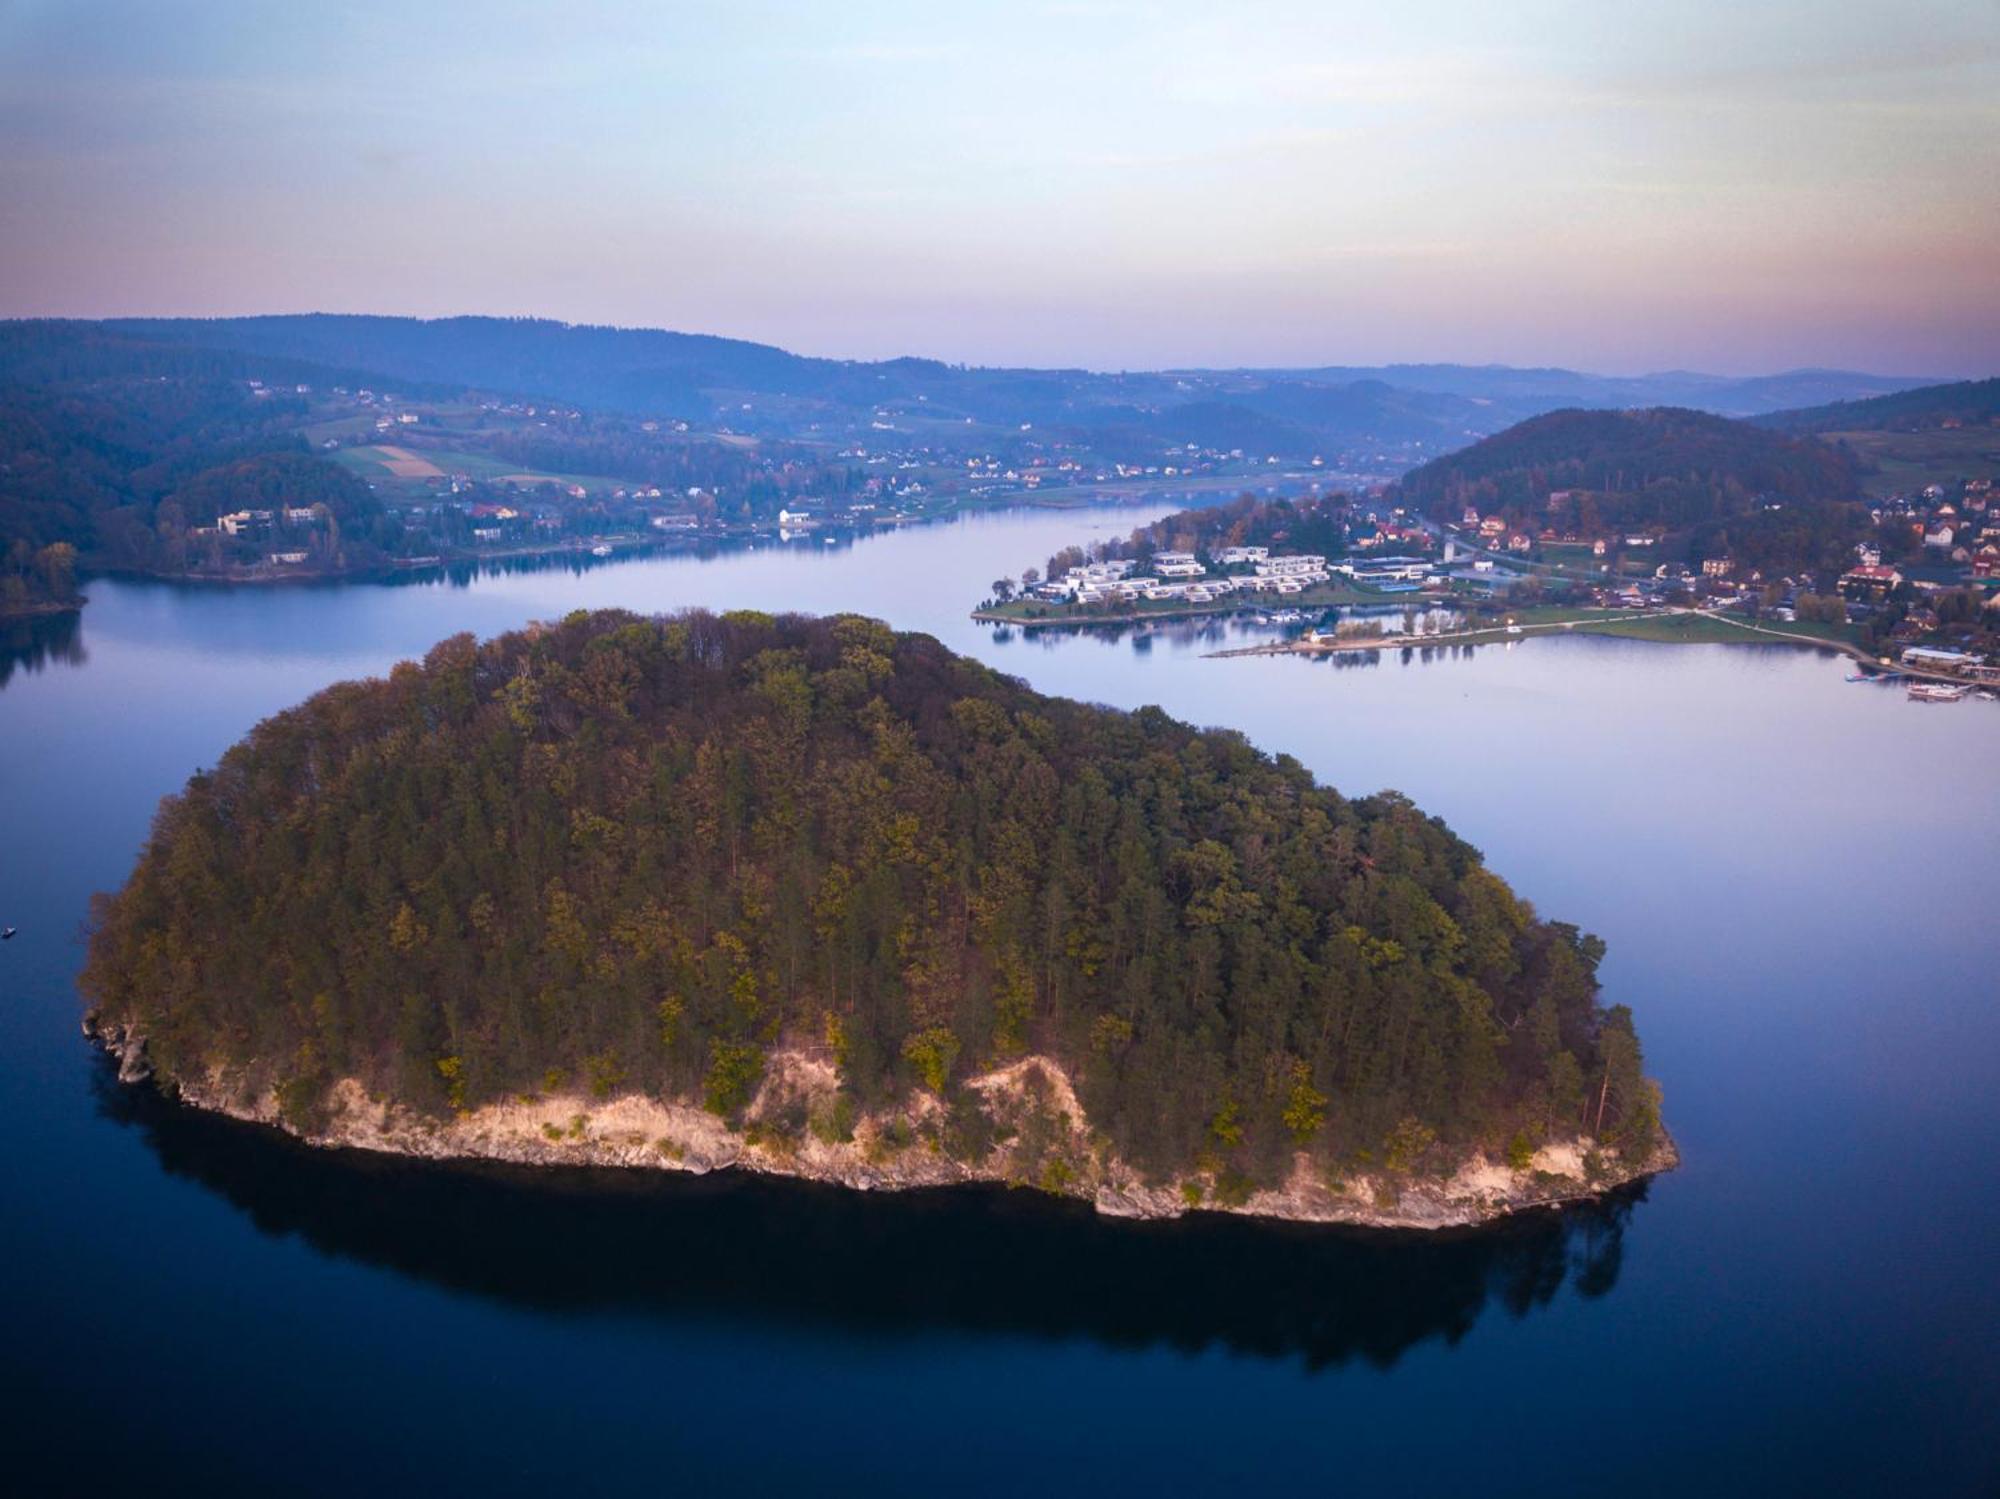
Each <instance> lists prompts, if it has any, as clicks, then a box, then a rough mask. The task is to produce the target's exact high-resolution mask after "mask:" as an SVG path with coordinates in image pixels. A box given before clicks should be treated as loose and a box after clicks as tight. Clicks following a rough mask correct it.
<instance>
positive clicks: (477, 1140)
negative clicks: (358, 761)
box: [84, 1016, 1680, 1229]
mask: <svg viewBox="0 0 2000 1499" xmlns="http://www.w3.org/2000/svg"><path fill="white" fill-rule="evenodd" d="M84 1034H85V1035H86V1036H87V1037H89V1038H90V1039H91V1041H92V1042H93V1043H95V1044H96V1045H98V1046H101V1047H102V1048H104V1049H105V1050H106V1051H108V1052H110V1053H111V1055H112V1056H113V1057H115V1058H116V1059H117V1061H118V1080H119V1082H120V1083H121V1084H125V1085H127V1086H161V1087H162V1089H163V1091H168V1092H169V1093H170V1096H173V1097H175V1098H176V1099H177V1100H178V1101H179V1102H181V1103H182V1104H184V1105H186V1106H188V1107H191V1108H196V1109H201V1110H205V1111H207V1112H210V1113H216V1114H222V1115H226V1116H228V1117H230V1118H233V1119H239V1120H243V1121H246V1122H249V1123H254V1124H261V1125H265V1126H268V1127H270V1128H273V1129H277V1130H280V1131H282V1132H284V1133H285V1134H288V1135H290V1136H292V1137H293V1138H295V1139H298V1140H301V1141H303V1142H305V1143H306V1144H309V1145H313V1146H318V1147H322V1148H328V1149H352V1150H367V1151H372V1152H375V1153H378V1154H384V1155H401V1156H408V1157H412V1158H416V1159H424V1160H435V1161H450V1160H489V1161H504V1162H508V1163H511V1164H515V1165H524V1166H616V1167H624V1168H629V1169H634V1170H656V1171H680V1172H689V1173H694V1174H705V1173H707V1172H711V1171H722V1170H730V1169H735V1170H742V1171H752V1172H758V1173H761V1174H764V1175H769V1176H785V1177H793V1178H796V1179H799V1180H804V1181H814V1182H822V1183H826V1184H829V1185H835V1186H842V1187H847V1188H849V1189H851V1190H854V1191H863V1192H867V1191H902V1190H908V1189H915V1188H931V1187H947V1186H961V1185H971V1184H977V1183H987V1184H995V1185H1009V1186H1026V1187H1032V1188H1035V1189H1037V1190H1040V1191H1044V1192H1047V1193H1049V1194H1050V1195H1054V1196H1062V1197H1070V1198H1074V1199H1077V1200H1079V1201H1083V1202H1087V1203H1089V1204H1090V1205H1091V1206H1092V1207H1093V1208H1094V1209H1095V1210H1096V1211H1097V1212H1099V1213H1101V1214H1103V1215H1104V1216H1106V1217H1113V1218H1135V1219H1169V1218H1179V1217H1183V1216H1185V1215H1187V1214H1188V1213H1191V1212H1222V1213H1234V1214H1238V1215H1241V1216H1246V1217H1253V1218H1267V1219H1276V1220H1281V1221H1285V1222H1293V1223H1316V1224H1329V1225H1331V1224H1339V1225H1346V1226H1352V1227H1361V1228H1380V1229H1447V1228H1467V1227H1474V1226H1477V1225H1479V1224H1483V1223H1492V1222H1496V1221H1498V1220H1500V1219H1502V1218H1506V1217H1508V1216H1511V1215H1513V1214H1515V1213H1520V1212H1527V1211H1532V1210H1535V1209H1538V1208H1551V1207H1560V1206H1561V1205H1563V1204H1565V1203H1571V1202H1580V1201H1586V1200H1590V1199H1594V1198H1598V1197H1602V1196H1605V1195H1607V1194H1609V1193H1611V1192H1614V1191H1616V1190H1618V1189H1619V1188H1621V1187H1625V1186H1628V1185H1630V1184H1631V1183H1633V1182H1637V1181H1642V1180H1644V1179H1646V1178H1649V1177H1652V1176H1657V1175H1659V1174H1661V1173H1662V1172H1666V1171H1671V1170H1672V1169H1674V1167H1676V1166H1677V1165H1679V1164H1680V1155H1679V1152H1678V1150H1677V1149H1676V1148H1675V1146H1674V1143H1673V1140H1672V1138H1671V1137H1670V1136H1667V1135H1666V1134H1665V1133H1664V1131H1663V1132H1662V1135H1661V1139H1660V1142H1659V1144H1658V1145H1657V1146H1656V1147H1655V1149H1654V1150H1653V1152H1652V1153H1651V1155H1650V1156H1648V1157H1647V1158H1646V1159H1644V1160H1643V1161H1628V1160H1625V1159H1624V1158H1622V1157H1621V1156H1620V1154H1619V1152H1618V1151H1617V1149H1616V1148H1615V1147H1611V1146H1605V1147H1602V1148H1600V1149H1598V1150H1596V1151H1595V1154H1596V1155H1597V1157H1598V1160H1597V1163H1596V1164H1597V1172H1596V1175H1595V1176H1594V1177H1593V1176H1591V1175H1590V1174H1589V1173H1588V1172H1587V1171H1586V1167H1585V1156H1586V1152H1587V1151H1590V1150H1591V1149H1592V1146H1591V1142H1589V1141H1588V1140H1586V1139H1581V1138H1579V1139H1576V1140H1570V1141H1563V1142H1558V1143H1553V1144H1549V1145H1545V1146H1543V1147H1542V1148H1541V1149H1540V1150H1538V1151H1536V1153H1535V1156H1534V1158H1533V1160H1532V1161H1531V1162H1530V1163H1529V1165H1528V1167H1527V1168H1526V1169H1525V1170H1515V1169H1513V1168H1511V1167H1509V1166H1507V1165H1505V1164H1504V1163H1499V1162H1494V1161H1492V1160H1490V1159H1488V1158H1487V1157H1485V1156H1483V1155H1475V1156H1473V1157H1472V1158H1470V1159H1469V1160H1467V1161H1465V1162H1463V1163H1461V1164H1460V1166H1459V1167H1458V1168H1457V1170H1455V1171H1454V1172H1453V1173H1452V1174H1451V1175H1449V1176H1445V1177H1423V1178H1411V1179H1407V1180H1406V1179H1403V1178H1399V1177H1396V1176H1393V1175H1391V1174H1390V1173H1387V1172H1377V1173H1373V1174H1355V1175H1351V1176H1348V1177H1345V1178H1342V1179H1340V1180H1338V1181H1337V1182H1330V1181H1328V1180H1327V1179H1326V1178H1325V1177H1323V1176H1322V1175H1320V1174H1319V1173H1318V1172H1316V1171H1315V1170H1314V1169H1313V1166H1312V1163H1311V1159H1310V1157H1309V1156H1308V1155H1307V1154H1306V1153H1305V1152H1303V1151H1301V1152H1299V1153H1297V1155H1295V1157H1294V1160H1293V1169H1292V1172H1291V1175H1290V1177H1289V1178H1288V1179H1287V1181H1286V1182H1285V1184H1284V1185H1283V1186H1282V1187H1278V1188H1267V1189H1260V1190H1257V1191H1253V1192H1250V1193H1249V1194H1248V1195H1247V1196H1245V1197H1243V1198H1242V1199H1241V1200H1227V1201H1225V1200H1221V1199H1219V1198H1218V1196H1217V1192H1216V1183H1215V1182H1214V1180H1213V1179H1212V1178H1211V1177H1209V1176H1208V1175H1207V1174H1205V1173H1194V1174H1190V1175H1187V1176H1184V1177H1180V1178H1177V1179H1175V1180H1173V1181H1171V1182H1165V1183H1158V1182H1147V1181H1145V1180H1144V1179H1143V1178H1142V1177H1141V1176H1140V1174H1139V1173H1138V1172H1137V1171H1135V1170H1133V1169H1132V1168H1131V1167H1130V1166H1128V1165H1127V1164H1126V1163H1124V1162H1122V1161H1120V1160H1119V1159H1118V1158H1117V1157H1116V1156H1114V1155H1112V1154H1110V1152H1109V1151H1108V1150H1107V1149H1105V1148H1104V1147H1103V1145H1102V1142H1101V1141H1099V1140H1096V1139H1095V1138H1094V1137H1093V1133H1092V1131H1091V1130H1090V1128H1089V1124H1088V1121H1087V1119H1086V1118H1085V1116H1084V1114H1083V1111H1082V1108H1081V1106H1080V1105H1079V1104H1078V1103H1077V1100H1076V1095H1075V1092H1074V1090H1073V1089H1072V1088H1071V1086H1070V1083H1069V1079H1068V1078H1067V1076H1065V1074H1064V1073H1063V1070H1062V1068H1061V1067H1060V1066H1059V1065H1058V1064H1056V1063H1055V1062H1054V1061H1053V1060H1052V1059H1050V1058H1047V1057H1040V1056H1030V1057H1025V1058H1023V1059H1021V1060H1020V1061H1018V1062H1015V1063H1012V1064H1010V1065H1009V1066H1007V1067H1004V1068H1000V1069H996V1070H995V1071H992V1072H989V1073H986V1074H983V1075H982V1076H979V1077H975V1078H973V1079H970V1080H969V1083H968V1086H970V1087H972V1088H975V1089H977V1090H979V1091H980V1093H981V1094H982V1095H983V1096H984V1098H985V1100H986V1103H987V1106H988V1109H989V1111H990V1112H992V1113H993V1114H994V1116H995V1117H996V1118H997V1119H998V1120H1000V1121H1001V1122H1002V1123H1003V1124H1008V1125H1010V1126H1011V1125H1013V1124H1015V1123H1018V1122H1025V1121H1026V1120H1027V1118H1028V1117H1029V1116H1030V1115H1031V1114H1032V1115H1036V1116H1039V1122H1040V1124H1041V1130H1040V1134H1041V1135H1042V1136H1043V1137H1044V1138H1045V1139H1047V1141H1048V1144H1047V1145H1046V1147H1045V1148H1044V1149H1043V1150H1041V1151H1040V1152H1038V1153H1037V1155H1036V1157H1035V1158H1034V1159H1024V1158H1023V1153H1022V1147H1021V1146H1020V1145H1019V1144H1018V1143H1017V1142H1018V1141H1019V1138H1020V1136H1019V1134H1018V1133H1015V1132H1012V1131H1011V1130H1010V1133H1011V1135H1012V1138H1011V1139H1010V1140H1009V1141H1008V1142H1006V1143H1002V1144H999V1145H996V1146H994V1147H993V1148H992V1149H991V1150H989V1151H988V1152H987V1153H986V1155H984V1156H983V1157H981V1158H980V1159H978V1160H975V1161H964V1160H959V1159H955V1158H954V1157H952V1156H951V1155H948V1154H947V1153H946V1152H945V1151H944V1150H943V1149H941V1148H939V1147H938V1146H937V1144H936V1143H935V1134H934V1133H931V1134H926V1133H924V1131H925V1130H926V1129H927V1127H930V1126H934V1125H935V1123H936V1122H937V1119H938V1117H939V1116H940V1115H941V1114H942V1113H943V1109H944V1105H943V1103H942V1102H941V1101H940V1100H939V1099H937V1098H936V1097H935V1096H934V1095H931V1094H927V1093H922V1092H919V1093H917V1094H914V1095H913V1096H912V1097H911V1098H910V1099H909V1100H908V1101H907V1102H905V1103H904V1104H903V1105H902V1106H901V1107H900V1108H898V1109H897V1110H894V1111H892V1112H890V1113H886V1114H873V1115H863V1116H861V1117H859V1118H858V1119H857V1120H856V1121H855V1122H854V1126H853V1130H852V1136H851V1138H847V1139H838V1138H824V1137H822V1136H820V1135H818V1134H815V1133H814V1132H812V1131H810V1130H808V1131H805V1132H803V1133H802V1134H800V1135H799V1136H798V1137H797V1138H792V1137H789V1136H779V1135H774V1134H772V1133H770V1132H768V1131H766V1130H763V1129H760V1128H759V1124H760V1122H761V1121H763V1120H766V1119H769V1118H771V1117H774V1116H775V1115H776V1114H777V1113H778V1112H779V1111H780V1110H781V1109H783V1108H785V1107H786V1106H788V1105H791V1106H796V1105H798V1104H799V1103H801V1102H807V1101H810V1100H812V1099H815V1098H820V1097H825V1096H828V1095H829V1094H830V1093H831V1091H832V1090H834V1089H835V1088H837V1086H838V1079H837V1076H836V1075H835V1073H834V1069H833V1067H832V1066H831V1064H830V1063H827V1062H824V1061H820V1060H816V1059H815V1058H813V1057H811V1056H809V1055H807V1054H805V1053H803V1052H799V1051H779V1052H776V1053H774V1054H773V1055H772V1058H771V1063H770V1068H769V1071H768V1073H767V1075H766V1078H765V1081H764V1084H763V1086H762V1087H761V1088H760V1090H759V1092H758V1095H757V1098H756V1099H755V1101H754V1102H753V1103H752V1104H751V1106H750V1108H749V1109H748V1110H747V1111H746V1119H745V1123H746V1127H745V1128H744V1129H731V1128H730V1127H729V1126H727V1125H726V1124H725V1123H724V1122H723V1121H722V1120H721V1119H719V1118H717V1117H716V1116H715V1115H713V1114H710V1113H708V1112H706V1111H705V1110H703V1109H701V1108H698V1107H696V1106H695V1105H692V1104H686V1103H673V1102H664V1101H662V1100H659V1099H656V1098H650V1097H646V1096H644V1095H640V1094H636V1093H626V1094H619V1095H614V1096H611V1097H607V1098H591V1097H587V1096H584V1095H579V1094H573V1093H562V1094H549V1095H542V1096H536V1097H533V1098H528V1097H524V1098H522V1099H520V1100H517V1101H513V1102H508V1103H497V1104H486V1105H482V1106H481V1107H479V1108H477V1109H473V1110H470V1111H468V1112H466V1113H463V1114H461V1115H459V1116H457V1117H456V1118H452V1119H443V1120H440V1119H434V1118H431V1117H429V1116H426V1115H422V1114H419V1113H417V1112H416V1111H414V1110H411V1109H408V1108H405V1107H403V1106H401V1105H398V1104H395V1103H392V1102H389V1101H386V1100H383V1099H381V1098H379V1097H371V1096H370V1095H369V1094H368V1093H367V1091H366V1090H365V1089H364V1088H363V1087H362V1086H361V1084H360V1083H359V1082H357V1081H355V1080H354V1079H352V1078H348V1079H343V1080H342V1081H340V1082H338V1083H336V1084H335V1085H334V1086H333V1088H332V1089H331V1090H330V1091H329V1094H328V1096H327V1098H326V1100H325V1105H324V1110H323V1113H324V1123H323V1124H322V1125H320V1126H318V1127H301V1126H300V1125H299V1124H298V1123H296V1122H294V1121H292V1120H288V1119H287V1118H286V1117H285V1116H284V1114H283V1112H282V1111H281V1110H280V1108H279V1105H278V1102H277V1099H276V1096H275V1093H274V1092H273V1090H271V1089H270V1088H268V1087H265V1088H258V1087H255V1086H254V1085H250V1084H248V1083H247V1082H245V1081H244V1080H242V1079H232V1078H230V1077H228V1076H225V1075H223V1074H220V1073H215V1074H211V1075H210V1076H209V1077H208V1078H206V1079H201V1080H189V1079H184V1078H174V1079H169V1080H165V1081H164V1082H163V1083H162V1082H161V1081H160V1080H156V1079H155V1078H154V1074H153V1070H152V1067H151V1064H150V1062H149V1061H148V1059H147V1057H146V1043H145V1038H144V1037H143V1036H139V1035H136V1034H134V1033H133V1032H132V1031H130V1030H128V1029H127V1028H126V1027H124V1026H122V1025H119V1024H118V1023H116V1022H109V1021H104V1020H102V1019H100V1018H99V1017H95V1016H89V1017H86V1018H85V1020H84ZM1051 1121H1053V1127H1052V1126H1051ZM1052 1162H1054V1163H1060V1164H1059V1165H1052V1164H1051V1163H1052Z"/></svg>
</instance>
